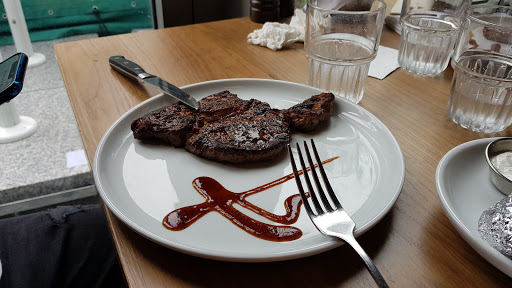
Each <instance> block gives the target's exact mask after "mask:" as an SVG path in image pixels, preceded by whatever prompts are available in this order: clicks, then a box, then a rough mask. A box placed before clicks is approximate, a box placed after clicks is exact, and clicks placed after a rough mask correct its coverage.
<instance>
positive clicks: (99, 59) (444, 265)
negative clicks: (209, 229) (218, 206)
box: [55, 18, 512, 288]
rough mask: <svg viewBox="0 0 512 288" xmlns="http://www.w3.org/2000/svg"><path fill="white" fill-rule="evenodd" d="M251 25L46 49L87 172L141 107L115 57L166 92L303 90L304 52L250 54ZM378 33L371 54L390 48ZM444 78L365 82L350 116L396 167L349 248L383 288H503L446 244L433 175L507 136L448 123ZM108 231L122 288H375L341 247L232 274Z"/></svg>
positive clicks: (451, 231)
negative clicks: (374, 132) (369, 222)
mask: <svg viewBox="0 0 512 288" xmlns="http://www.w3.org/2000/svg"><path fill="white" fill-rule="evenodd" d="M260 27H261V24H255V23H252V22H250V21H249V19H247V18H240V19H232V20H226V21H219V22H211V23H204V24H197V25H190V26H183V27H175V28H167V29H162V30H152V31H145V32H138V33H132V34H125V35H118V36H111V37H104V38H97V39H90V40H82V41H78V42H70V43H62V44H58V45H56V46H55V52H56V55H57V59H58V62H59V65H60V69H61V72H62V76H63V78H64V82H65V85H66V89H67V92H68V95H69V98H70V101H71V105H72V107H73V111H74V113H75V115H76V119H77V123H78V127H79V130H80V135H81V137H82V140H83V143H84V146H85V149H86V153H87V156H88V159H89V162H90V163H92V162H93V158H94V153H95V151H96V148H97V145H98V143H99V141H100V139H101V137H102V136H103V134H104V133H105V131H106V130H107V129H108V128H109V127H110V126H111V125H112V124H113V123H114V121H115V120H117V119H118V118H119V117H120V116H122V115H123V114H124V113H125V112H126V111H128V110H129V109H130V108H132V107H133V106H135V105H137V104H138V103H140V102H142V101H144V100H145V99H147V98H148V91H145V90H143V89H142V88H141V86H139V84H138V83H136V82H132V81H130V80H128V79H127V78H125V77H123V76H121V75H119V74H118V73H117V72H115V71H113V70H111V69H110V67H109V64H108V58H109V57H110V56H113V55H123V56H125V57H126V58H128V59H130V60H133V61H134V62H136V63H139V64H141V65H142V66H143V67H144V68H145V69H146V70H148V71H151V73H152V74H155V75H159V76H161V77H162V78H164V79H168V80H170V82H172V83H173V84H175V85H176V86H184V85H187V84H192V83H197V82H202V81H207V80H214V79H225V78H267V79H278V80H285V81H291V82H296V83H306V77H307V59H306V56H305V52H304V47H303V44H302V43H299V44H295V45H293V46H292V47H290V48H287V49H283V50H280V51H271V50H269V49H267V48H264V47H260V46H255V45H251V44H248V43H247V41H246V38H247V35H248V34H249V33H250V32H252V31H253V30H254V29H257V28H260ZM398 44H399V35H397V34H395V33H394V32H392V31H391V30H389V29H387V28H384V32H383V37H382V40H381V45H384V46H388V47H392V48H398ZM452 74H453V71H452V69H451V68H448V69H447V70H446V71H445V72H443V73H441V74H440V75H437V76H433V77H422V76H417V75H414V74H411V73H408V72H406V71H405V70H402V69H398V70H396V71H395V72H393V73H392V74H391V75H389V76H388V77H387V78H385V79H384V80H377V79H374V78H368V80H367V83H366V89H365V95H364V98H363V100H362V101H361V102H360V104H359V105H361V106H362V107H364V108H365V109H367V110H368V111H370V112H371V113H373V114H374V115H375V116H376V117H378V118H379V119H380V120H381V121H382V122H383V123H384V124H385V125H386V126H387V127H388V128H389V129H390V130H391V132H392V133H393V134H394V136H395V137H396V139H397V140H398V143H399V144H400V146H401V149H402V151H403V154H404V158H405V166H406V177H405V183H404V186H403V189H402V192H401V194H400V197H399V198H398V200H397V202H396V204H395V206H394V207H393V209H392V210H391V212H390V213H389V214H388V215H387V216H386V217H385V218H384V219H383V220H382V221H381V222H380V223H378V224H377V225H376V226H375V227H374V228H372V229H371V230H370V231H368V232H367V233H365V234H364V235H363V236H361V237H359V241H360V243H361V245H362V246H363V247H364V248H365V249H366V250H367V252H368V254H369V255H370V257H371V258H372V259H373V260H374V261H375V263H376V265H377V266H378V267H379V269H380V271H381V273H382V274H383V276H384V278H385V279H386V280H387V281H388V284H389V285H390V286H391V287H512V281H511V279H510V278H509V277H507V276H506V275H505V274H503V273H502V272H500V271H499V270H498V269H496V268H494V266H492V265H491V264H489V263H488V262H487V261H486V260H485V259H483V258H482V257H480V256H479V255H478V254H477V253H476V252H475V251H474V250H473V249H472V248H471V247H470V246H469V245H468V244H467V243H466V242H465V241H464V240H463V239H462V238H461V236H459V234H458V233H457V232H456V230H455V228H454V227H453V225H452V224H451V223H450V221H449V220H448V218H447V216H446V215H445V213H444V210H443V208H442V206H441V202H440V200H439V198H438V195H437V190H436V186H435V171H436V167H437V164H438V163H439V160H440V159H441V158H442V157H443V155H444V154H445V153H446V152H448V151H449V150H450V149H452V148H454V147H455V146H457V145H459V144H462V143H464V142H467V141H470V140H474V139H478V138H486V137H494V136H510V135H511V132H512V130H511V128H509V129H507V130H505V131H503V132H500V133H495V134H481V133H474V132H471V131H468V130H466V129H464V128H461V127H459V126H458V125H456V124H454V123H452V121H451V120H450V119H449V118H448V116H447V114H446V104H447V100H448V96H449V93H450V85H451V79H452ZM105 210H106V214H107V218H108V222H109V225H110V228H111V231H112V235H113V238H114V241H115V244H116V248H117V251H118V254H119V258H120V262H121V263H122V267H123V269H124V272H125V275H126V279H127V282H128V283H129V286H130V287H151V288H154V287H374V286H375V285H374V282H373V280H372V278H371V276H370V274H369V273H368V272H367V271H366V269H365V267H364V265H363V263H362V261H361V260H360V259H359V257H358V256H357V254H356V253H355V252H353V251H352V250H351V249H350V247H348V246H346V245H344V246H342V247H340V248H337V249H334V250H331V251H329V252H325V253H322V254H320V255H316V256H312V257H307V258H303V259H298V260H291V261H284V262H276V263H259V264H249V263H245V264H240V263H228V262H219V261H212V260H205V259H201V258H196V257H192V256H188V255H184V254H181V253H178V252H175V251H173V250H171V249H167V248H164V247H162V246H159V245H158V244H155V243H153V242H151V241H149V240H147V239H145V238H143V237H141V236H139V235H138V234H136V233H135V232H133V231H132V230H131V229H130V228H128V227H127V226H125V225H124V224H123V223H121V222H120V221H119V220H118V219H117V218H116V217H115V216H114V215H113V214H111V213H110V212H109V211H108V209H105Z"/></svg>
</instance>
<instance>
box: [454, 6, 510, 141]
mask: <svg viewBox="0 0 512 288" xmlns="http://www.w3.org/2000/svg"><path fill="white" fill-rule="evenodd" d="M451 65H452V67H453V70H454V74H453V82H452V88H451V92H450V98H449V100H448V107H447V113H448V115H449V116H450V118H451V119H452V120H453V122H455V123H457V124H459V125H460V126H462V127H464V128H467V129H469V130H472V131H476V132H484V133H491V132H498V131H501V130H503V129H505V128H507V127H508V126H509V125H510V124H511V123H512V7H510V6H489V5H476V6H473V7H471V8H469V10H468V13H467V16H466V19H465V21H464V24H463V26H462V28H461V34H460V37H459V40H458V42H457V45H456V47H455V50H454V55H453V57H452V62H451Z"/></svg>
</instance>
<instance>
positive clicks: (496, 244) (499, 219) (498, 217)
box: [478, 195, 512, 259]
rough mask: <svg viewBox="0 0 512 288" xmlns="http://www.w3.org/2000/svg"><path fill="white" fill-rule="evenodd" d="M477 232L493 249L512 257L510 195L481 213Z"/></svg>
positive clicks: (511, 205) (511, 206)
mask: <svg viewBox="0 0 512 288" xmlns="http://www.w3.org/2000/svg"><path fill="white" fill-rule="evenodd" d="M478 232H480V235H481V236H482V238H483V239H484V240H485V241H487V242H488V243H489V244H491V246H492V247H493V248H494V249H496V250H498V251H499V252H501V253H502V254H503V255H505V256H507V257H508V258H510V259H512V195H510V196H508V197H505V198H503V199H501V200H500V201H499V202H498V203H496V204H494V205H493V206H492V207H491V208H489V209H487V210H485V211H484V213H482V216H480V219H479V220H478Z"/></svg>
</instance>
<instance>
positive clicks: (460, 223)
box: [436, 138, 512, 277]
mask: <svg viewBox="0 0 512 288" xmlns="http://www.w3.org/2000/svg"><path fill="white" fill-rule="evenodd" d="M495 139H498V138H486V139H479V140H474V141H470V142H467V143H464V144H461V145H459V146H457V147H455V148H453V149H452V150H450V151H449V152H448V153H446V155H445V156H444V157H443V158H442V159H441V161H440V162H439V165H438V166H437V172H436V186H437V192H438V194H439V198H440V199H441V203H442V204H443V208H444V210H445V212H446V215H447V216H448V218H449V219H450V221H451V222H452V224H453V226H455V228H456V229H457V231H458V232H459V234H460V235H461V236H462V238H464V240H466V242H467V243H468V244H469V245H470V246H471V247H473V249H475V250H476V252H478V254H480V255H481V256H482V257H484V258H485V259H486V260H487V261H489V262H490V263H491V264H492V265H494V266H495V267H496V268H498V269H499V270H501V271H502V272H503V273H505V274H507V275H508V276H510V277H512V260H510V259H508V258H507V257H505V256H504V255H503V254H501V253H500V252H498V251H497V250H495V249H494V248H492V247H491V246H490V245H489V244H488V243H487V242H485V241H484V240H482V238H481V237H480V233H479V232H478V219H480V216H481V215H482V213H483V212H484V211H485V210H487V209H488V208H490V207H491V206H492V205H494V204H495V203H497V202H498V201H500V200H501V199H503V198H504V197H505V194H503V193H501V192H500V191H499V190H498V189H496V188H495V187H494V186H493V185H492V183H491V180H490V179H489V166H488V165H487V161H486V160H485V147H486V146H487V144H489V143H490V142H491V141H493V140H495Z"/></svg>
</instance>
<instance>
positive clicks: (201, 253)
mask: <svg viewBox="0 0 512 288" xmlns="http://www.w3.org/2000/svg"><path fill="white" fill-rule="evenodd" d="M226 82H274V83H281V84H284V85H293V86H299V87H301V86H302V87H304V88H305V89H309V90H316V91H318V92H319V93H321V92H323V91H322V90H320V89H317V88H314V87H311V86H308V85H305V84H300V83H295V82H289V81H283V80H275V79H261V78H229V79H217V80H210V81H204V82H198V83H193V84H189V85H186V86H183V87H181V89H183V90H187V89H192V88H194V87H196V86H200V85H211V84H216V83H226ZM162 96H163V94H158V95H156V96H154V97H151V98H148V99H146V100H145V101H143V102H141V103H138V104H137V105H135V106H134V107H132V108H131V109H129V110H128V111H126V112H125V113H124V114H123V115H122V116H120V117H119V118H118V119H117V120H116V121H115V122H114V123H113V124H112V125H111V126H110V127H109V128H108V129H107V131H106V132H105V133H104V135H103V136H102V138H101V140H100V142H99V143H98V146H97V149H96V152H95V155H94V161H93V176H94V181H95V183H96V186H97V189H98V192H99V194H100V196H102V197H101V198H102V199H103V202H104V203H105V204H106V205H107V207H108V208H109V210H110V211H111V212H113V214H114V215H115V216H116V217H117V218H118V219H119V220H121V222H123V223H124V224H125V225H127V226H128V228H130V229H132V230H134V231H135V232H137V233H138V234H139V235H141V236H143V237H145V238H147V239H148V240H150V241H153V242H155V243H157V244H159V245H162V246H164V247H168V248H170V249H173V250H175V251H179V252H182V253H185V254H188V255H193V256H197V257H201V258H206V259H213V260H220V261H230V262H274V261H282V260H290V259H298V258H303V257H308V256H312V255H316V254H319V253H322V252H325V251H328V250H331V249H334V248H336V247H339V246H341V245H342V244H343V243H342V242H341V241H338V240H337V239H327V240H326V241H325V242H321V243H318V244H315V245H311V246H309V247H307V248H305V249H300V250H296V251H293V252H274V253H273V254H272V255H271V256H269V255H268V254H266V255H264V256H261V257H260V256H255V255H254V254H248V255H246V256H244V255H241V254H243V253H240V252H238V254H239V256H226V255H216V254H211V253H205V252H207V251H208V250H206V249H202V248H196V247H190V246H184V245H182V244H180V243H175V242H172V241H170V240H169V239H166V238H164V237H161V236H160V235H157V234H155V233H152V232H151V231H148V230H146V229H144V228H143V227H141V226H140V225H138V224H137V223H136V222H134V221H133V220H131V219H130V218H129V217H127V216H126V215H124V213H123V212H122V211H120V210H119V209H118V208H117V207H116V206H115V204H114V203H112V201H111V199H109V198H108V197H104V196H105V191H104V190H103V186H102V185H101V182H100V181H99V180H100V179H99V177H100V176H99V174H100V172H101V169H100V168H99V160H98V159H99V156H100V154H101V153H102V151H103V148H104V147H105V143H106V141H107V139H108V137H109V136H110V135H111V134H112V132H113V130H114V129H115V128H116V127H117V125H118V124H119V123H120V122H121V121H123V120H124V119H125V118H126V117H127V116H128V115H130V114H131V113H132V112H133V111H135V110H137V109H139V107H141V106H144V105H146V104H147V103H148V102H151V101H154V100H156V99H155V98H156V97H162ZM336 101H341V102H344V103H348V104H349V105H354V106H357V107H358V109H361V110H363V111H364V112H365V113H366V114H367V115H368V116H370V117H371V118H372V119H373V120H376V121H377V122H378V123H379V124H380V125H381V128H383V130H385V131H386V132H387V133H388V134H389V136H390V139H391V140H392V142H393V144H394V147H396V148H397V152H398V153H397V154H398V155H399V157H400V159H398V160H399V162H400V163H401V165H400V167H399V168H400V169H399V170H400V172H399V173H400V175H401V177H400V181H399V183H397V184H398V185H397V189H396V191H393V194H392V197H390V198H389V199H388V202H387V203H386V205H385V206H384V208H383V209H381V210H380V211H379V212H378V213H377V214H376V215H375V216H374V217H373V218H372V219H371V220H370V221H368V222H367V223H365V224H364V225H362V226H361V227H359V228H356V231H355V237H359V236H361V235H362V234H364V233H365V232H367V231H368V230H369V229H371V228H372V227H373V226H375V225H376V224H377V223H379V222H380V221H381V220H382V219H383V218H384V217H385V216H386V215H387V214H388V213H389V211H390V210H391V209H392V207H393V206H394V204H395V203H396V201H397V199H398V197H399V195H400V193H401V191H402V189H403V184H404V182H405V159H404V156H403V152H402V150H401V147H400V145H399V143H398V141H397V140H396V137H395V136H394V135H393V133H392V132H391V131H390V130H389V128H388V127H387V126H386V125H385V124H384V123H383V122H382V121H381V120H380V119H378V118H377V117H376V116H375V115H373V114H372V113H371V112H369V111H368V110H366V109H364V108H363V107H361V106H359V105H356V104H353V103H350V102H348V101H347V100H344V99H340V98H336ZM398 160H397V161H398ZM397 174H398V173H397ZM170 242H171V243H172V244H174V245H171V243H170ZM248 256H249V257H248Z"/></svg>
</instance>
